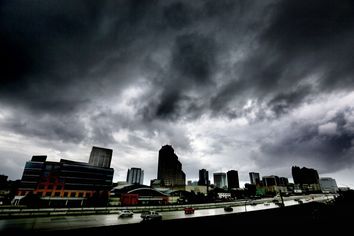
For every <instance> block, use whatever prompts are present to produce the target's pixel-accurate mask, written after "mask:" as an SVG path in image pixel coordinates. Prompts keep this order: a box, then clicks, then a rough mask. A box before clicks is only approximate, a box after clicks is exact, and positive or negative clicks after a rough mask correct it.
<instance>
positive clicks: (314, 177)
mask: <svg viewBox="0 0 354 236" xmlns="http://www.w3.org/2000/svg"><path fill="white" fill-rule="evenodd" d="M291 172H292V176H293V180H294V184H300V185H303V184H318V183H319V176H318V172H317V170H315V169H309V168H306V167H302V168H301V169H300V167H298V166H293V167H292V168H291Z"/></svg>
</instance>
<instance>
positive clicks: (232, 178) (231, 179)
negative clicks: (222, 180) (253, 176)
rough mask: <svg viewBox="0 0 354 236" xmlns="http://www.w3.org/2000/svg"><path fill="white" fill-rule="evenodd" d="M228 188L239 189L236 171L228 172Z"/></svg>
mask: <svg viewBox="0 0 354 236" xmlns="http://www.w3.org/2000/svg"><path fill="white" fill-rule="evenodd" d="M227 187H228V188H229V189H232V188H239V187H240V184H239V181H238V172H237V171H236V170H230V171H228V172H227Z"/></svg>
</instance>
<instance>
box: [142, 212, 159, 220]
mask: <svg viewBox="0 0 354 236" xmlns="http://www.w3.org/2000/svg"><path fill="white" fill-rule="evenodd" d="M140 217H141V218H143V221H158V220H162V216H161V215H160V214H159V213H158V212H156V211H143V212H142V213H141V215H140Z"/></svg>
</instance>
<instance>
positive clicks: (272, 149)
mask: <svg viewBox="0 0 354 236" xmlns="http://www.w3.org/2000/svg"><path fill="white" fill-rule="evenodd" d="M326 124H331V125H333V126H334V130H333V131H331V132H321V130H320V127H321V125H326ZM352 126H353V122H352V121H350V120H347V119H346V118H345V115H344V113H343V112H339V113H338V114H337V115H336V116H335V117H334V118H333V119H330V120H328V121H327V122H326V123H324V124H306V123H300V122H293V123H291V124H290V126H289V128H288V130H289V132H285V133H281V134H279V136H278V137H276V138H275V140H273V141H271V142H263V144H262V145H261V151H262V153H263V154H264V156H265V157H267V158H264V159H263V160H259V164H260V165H262V166H269V165H276V163H277V162H278V164H279V163H291V162H293V161H294V160H295V161H297V162H298V163H301V162H302V163H311V164H312V165H317V166H318V168H320V170H321V172H333V171H337V170H341V169H343V168H348V167H350V166H352V165H353V163H354V158H353V154H354V143H353V140H354V132H353V131H354V130H352V129H348V127H352ZM290 130H291V132H290ZM270 160H271V161H272V162H271V163H270V162H269V161H270Z"/></svg>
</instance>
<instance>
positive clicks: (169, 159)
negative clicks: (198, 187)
mask: <svg viewBox="0 0 354 236" xmlns="http://www.w3.org/2000/svg"><path fill="white" fill-rule="evenodd" d="M157 179H159V180H161V182H162V185H163V186H166V187H177V186H185V185H186V175H185V173H184V172H183V171H182V164H181V162H180V161H178V157H177V155H176V154H175V151H174V149H173V148H172V146H171V145H164V146H162V148H161V149H160V151H159V161H158V169H157Z"/></svg>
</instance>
